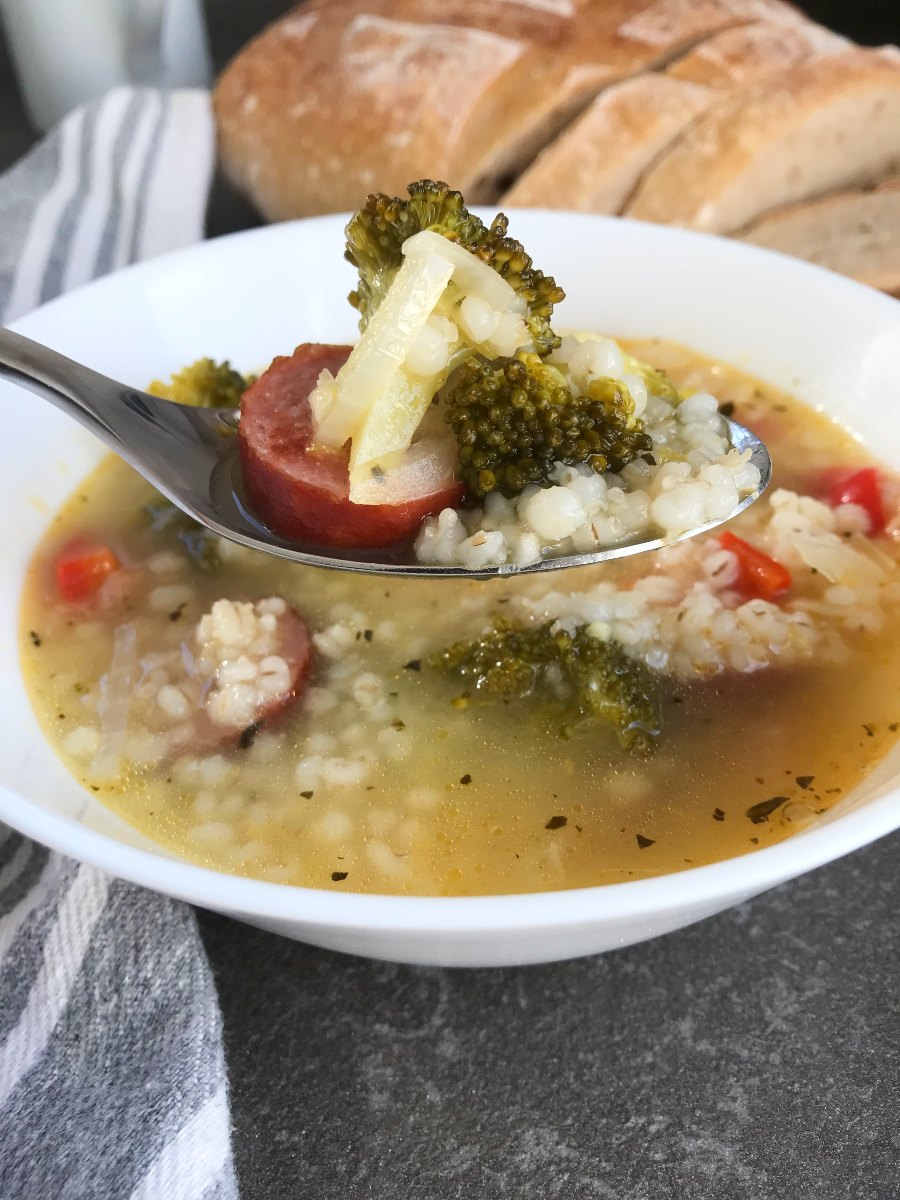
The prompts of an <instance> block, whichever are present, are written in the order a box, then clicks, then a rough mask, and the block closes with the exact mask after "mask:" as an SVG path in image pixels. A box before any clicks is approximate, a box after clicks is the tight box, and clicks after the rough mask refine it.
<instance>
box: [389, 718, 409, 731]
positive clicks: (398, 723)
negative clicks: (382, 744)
mask: <svg viewBox="0 0 900 1200" xmlns="http://www.w3.org/2000/svg"><path fill="white" fill-rule="evenodd" d="M391 728H392V729H396V730H397V732H398V733H402V732H403V730H404V729H405V728H406V722H405V721H403V720H401V719H400V717H395V718H394V719H393V721H391Z"/></svg>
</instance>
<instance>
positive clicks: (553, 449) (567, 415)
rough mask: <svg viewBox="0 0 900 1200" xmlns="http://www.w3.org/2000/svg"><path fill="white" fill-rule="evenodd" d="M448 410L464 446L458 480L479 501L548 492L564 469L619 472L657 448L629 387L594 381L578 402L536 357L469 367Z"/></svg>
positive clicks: (453, 389) (473, 361) (455, 384)
mask: <svg viewBox="0 0 900 1200" xmlns="http://www.w3.org/2000/svg"><path fill="white" fill-rule="evenodd" d="M443 403H444V409H445V416H446V420H447V422H448V423H449V424H450V426H451V427H452V429H453V432H454V433H455V434H456V440H457V442H458V443H459V460H458V462H459V465H458V468H457V473H458V475H459V478H460V480H461V482H462V483H464V484H465V486H466V490H467V491H468V493H469V494H470V495H472V496H486V495H487V494H488V492H492V491H499V492H501V493H502V494H503V495H504V496H516V495H518V494H519V492H521V491H522V489H523V488H524V487H526V486H527V484H529V483H538V484H541V485H547V484H548V483H549V482H550V472H551V470H552V468H553V464H554V463H557V462H560V463H565V464H567V465H573V464H576V463H588V464H589V465H590V466H591V467H592V468H593V469H594V470H595V471H597V472H603V471H618V470H621V468H622V467H623V466H624V465H625V464H626V463H628V462H631V460H632V459H634V458H637V456H638V455H639V454H642V453H645V452H648V451H650V450H651V448H652V445H653V443H652V441H651V439H650V437H649V435H648V434H646V433H645V432H644V425H643V422H642V421H640V420H639V419H638V418H636V417H635V416H634V402H633V401H632V399H631V396H630V394H629V392H628V389H627V388H626V387H625V386H624V385H623V384H621V383H618V382H616V381H615V380H613V379H595V380H593V381H592V382H591V383H590V385H589V386H588V394H587V395H586V396H573V395H572V393H571V391H570V389H569V385H568V383H567V382H566V379H565V377H564V376H563V375H562V374H561V373H560V372H559V371H558V370H557V369H556V368H555V367H552V366H549V365H548V364H546V363H544V362H542V361H541V360H540V359H539V358H538V357H537V355H533V354H532V355H527V354H523V355H518V356H516V357H515V358H508V359H504V360H498V361H496V362H485V361H484V360H483V359H480V358H475V357H473V358H470V359H468V360H467V361H466V362H464V363H463V364H462V366H461V367H460V368H459V370H458V371H457V373H456V375H455V376H454V378H453V379H452V380H451V381H450V384H449V386H448V388H447V391H446V393H445V395H444V401H443Z"/></svg>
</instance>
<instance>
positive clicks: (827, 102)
mask: <svg viewBox="0 0 900 1200" xmlns="http://www.w3.org/2000/svg"><path fill="white" fill-rule="evenodd" d="M898 168H900V59H898V58H897V57H895V56H892V55H889V54H884V53H881V52H878V51H872V50H862V49H856V48H855V49H850V50H846V51H844V52H842V53H839V54H833V55H829V56H827V57H825V58H813V59H810V60H809V61H807V62H805V63H801V64H800V65H799V66H797V67H795V68H793V69H792V70H789V71H786V72H784V73H783V74H781V75H779V76H777V77H776V80H775V81H773V80H772V79H771V78H766V79H764V80H762V81H757V82H755V83H752V84H750V85H749V86H748V87H745V88H742V89H739V90H738V91H736V92H734V93H732V94H730V95H729V96H727V97H726V98H724V99H723V100H721V101H720V102H719V103H718V104H717V105H715V106H714V107H713V108H712V109H710V110H709V111H708V112H707V113H706V114H705V115H703V116H701V117H700V118H699V119H698V120H697V121H696V122H694V124H693V125H691V126H690V127H689V128H688V129H687V130H686V131H685V133H684V135H683V137H682V138H681V139H680V141H678V142H677V143H676V144H675V145H674V146H673V147H672V149H671V150H669V151H668V152H667V153H666V154H665V155H664V156H663V157H662V159H661V160H660V162H659V163H658V164H657V165H656V166H655V167H653V168H652V170H650V171H649V172H648V174H647V175H646V177H645V178H644V180H643V181H642V183H641V185H640V187H639V188H638V190H637V192H636V194H635V196H634V199H633V200H632V201H631V203H630V204H629V205H628V206H627V209H626V211H627V213H628V215H629V216H633V217H637V218H640V219H642V220H649V221H661V222H666V223H669V224H673V225H682V226H686V227H688V228H691V229H702V230H707V231H711V232H718V233H731V232H734V231H736V230H740V229H742V228H744V227H745V226H747V225H749V224H750V223H752V222H753V221H755V220H756V219H757V218H759V217H760V216H761V215H762V214H764V213H765V212H768V211H769V210H771V209H774V208H779V207H781V206H783V205H786V204H791V203H794V202H796V201H799V200H803V199H813V198H815V197H817V196H821V195H825V194H827V193H829V192H833V191H836V190H839V189H843V188H855V187H865V186H868V185H871V184H874V183H877V182H878V181H879V179H882V178H884V177H885V176H886V175H890V174H892V173H894V172H895V171H896V170H897V169H898Z"/></svg>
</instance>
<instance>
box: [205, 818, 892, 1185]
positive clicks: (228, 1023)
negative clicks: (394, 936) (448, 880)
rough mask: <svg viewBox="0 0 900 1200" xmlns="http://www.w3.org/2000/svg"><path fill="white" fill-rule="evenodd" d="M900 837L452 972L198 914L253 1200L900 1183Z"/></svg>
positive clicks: (240, 1156)
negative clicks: (555, 953) (779, 878)
mask: <svg viewBox="0 0 900 1200" xmlns="http://www.w3.org/2000/svg"><path fill="white" fill-rule="evenodd" d="M898 849H900V835H898V836H894V837H892V838H888V839H885V840H883V841H882V842H880V843H878V844H876V845H874V846H872V847H869V848H867V849H865V850H863V851H860V852H858V853H857V854H854V855H852V856H850V857H848V858H846V859H843V860H842V861H840V862H837V863H834V864H832V865H831V866H829V867H826V868H824V869H822V870H819V871H817V872H814V873H812V874H810V875H807V876H804V877H803V878H801V879H799V880H796V881H795V882H793V883H790V884H787V885H784V886H782V887H780V888H777V889H776V890H774V891H772V892H769V893H768V894H766V895H764V896H761V897H757V898H756V899H755V900H753V901H751V902H749V903H747V904H744V905H742V906H741V907H739V908H735V909H732V910H730V911H729V912H726V913H722V914H721V915H719V916H717V917H713V918H711V919H709V920H706V921H703V922H701V923H700V924H698V925H694V926H692V927H690V928H688V929H684V930H681V931H679V932H678V933H674V934H670V935H668V936H667V937H664V938H659V939H657V940H655V941H652V942H645V943H643V944H641V945H639V946H633V947H630V948H628V949H625V950H619V951H615V952H613V953H610V954H607V955H603V956H601V957H596V958H589V959H581V960H578V961H575V962H568V963H555V964H549V965H547V966H540V967H523V968H515V969H511V968H504V969H497V970H474V971H471V970H469V971H466V970H444V969H440V968H415V967H404V966H395V965H391V964H385V963H376V962H369V961H366V960H363V959H356V958H349V957H344V956H341V955H337V954H332V953H328V952H325V951H321V950H315V949H311V948H310V947H307V946H301V945H298V944H296V943H292V942H289V941H286V940H284V939H282V938H278V937H275V936H274V935H271V934H265V933H260V932H258V931H256V930H253V929H250V928H248V927H246V926H242V925H239V924H236V923H235V922H233V921H229V920H227V919H226V918H223V917H217V916H212V915H209V914H202V913H201V914H200V925H201V929H202V931H203V937H204V941H205V943H206V947H207V950H208V952H209V955H210V959H211V961H212V964H213V969H214V971H215V973H216V976H217V978H218V981H219V984H220V991H221V998H222V1004H223V1011H224V1018H225V1030H226V1044H227V1052H228V1061H229V1065H230V1070H231V1086H232V1098H233V1109H234V1120H235V1152H236V1160H237V1169H238V1174H239V1176H240V1178H241V1180H242V1182H243V1185H244V1188H245V1191H246V1195H247V1196H248V1197H251V1198H252V1200H263V1198H265V1200H282V1198H283V1200H307V1198H309V1200H312V1198H313V1197H315V1198H318V1197H322V1196H340V1197H347V1198H348V1200H394V1198H396V1200H412V1198H413V1197H415V1198H416V1200H470V1198H478V1200H494V1198H495V1197H496V1198H499V1197H509V1198H511V1200H550V1198H552V1197H564V1198H566V1200H582V1198H584V1200H594V1198H595V1197H596V1198H597V1200H669V1198H672V1200H695V1198H696V1200H812V1198H813V1197H815V1198H816V1200H838V1198H843V1197H846V1198H847V1200H898V1198H900V1005H898V982H900V980H898V963H900V917H898V912H900V882H898V873H897V868H896V862H897V852H898Z"/></svg>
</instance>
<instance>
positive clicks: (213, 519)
mask: <svg viewBox="0 0 900 1200" xmlns="http://www.w3.org/2000/svg"><path fill="white" fill-rule="evenodd" d="M0 378H5V379H9V380H10V381H11V382H12V383H15V384H18V385H19V386H20V387H24V388H27V389H28V390H29V391H32V392H36V393H37V394H38V395H39V396H43V397H44V399H46V400H49V401H50V402H51V404H55V405H56V407H57V408H61V409H62V410H63V412H65V413H68V414H69V416H71V417H74V418H75V420H76V421H79V422H80V423H81V424H82V425H84V426H85V428H87V429H89V430H90V431H91V433H93V434H95V435H96V436H97V437H98V438H100V440H101V441H102V442H104V443H105V444H106V445H107V446H109V448H110V449H111V450H114V451H115V452H116V454H118V455H120V456H121V457H122V458H124V459H125V461H126V462H128V463H130V464H131V466H132V467H134V469H135V470H136V471H139V472H140V474H141V475H143V476H144V478H145V479H147V480H148V481H149V482H150V483H152V484H153V486H154V487H155V488H157V489H158V490H159V491H160V492H162V493H163V495H164V496H167V497H168V498H169V499H170V500H171V501H172V502H173V504H176V505H177V506H178V507H179V508H180V509H182V510H183V511H184V512H186V513H187V514H188V516H190V517H193V518H194V520H195V521H198V522H199V523H200V524H201V525H205V526H206V527H207V529H211V530H212V531H213V532H214V533H218V534H220V535H221V536H222V537H225V538H229V539H230V540H231V541H233V542H238V543H240V544H241V545H243V546H249V547H250V548H251V549H253V550H261V551H263V552H264V553H266V554H276V555H278V556H279V557H281V558H286V559H290V560H291V561H292V562H298V563H304V564H306V565H307V566H313V567H329V568H331V569H333V570H338V571H358V572H362V573H367V574H380V575H420V576H438V575H441V576H443V575H456V576H460V575H464V576H468V577H470V578H478V579H487V578H491V577H494V576H509V575H516V574H523V575H524V574H530V573H533V572H535V571H559V570H562V569H563V568H565V567H580V566H586V565H587V564H589V563H601V562H606V561H608V560H610V559H614V558H625V557H626V556H628V555H631V554H642V553H645V552H647V551H649V550H659V549H661V548H662V547H663V546H666V545H670V544H671V543H672V542H673V541H684V540H685V539H686V538H689V537H696V536H697V534H699V533H705V532H706V531H707V530H709V529H713V528H715V526H717V525H721V524H723V523H724V522H725V521H730V520H731V519H732V517H735V516H737V514H738V513H740V512H743V511H744V509H745V508H747V507H748V506H749V505H751V504H752V503H753V502H754V500H758V499H759V497H760V496H761V495H762V493H763V492H764V491H765V489H766V487H767V486H768V483H769V478H770V476H771V473H772V462H771V459H770V458H769V453H768V451H767V450H766V448H765V446H764V445H763V444H762V442H761V441H760V440H759V438H758V437H756V435H755V434H753V433H751V432H750V430H749V429H745V428H744V427H743V425H738V424H737V423H736V422H735V421H727V424H728V429H729V434H730V438H731V444H732V445H733V446H734V447H735V448H736V449H738V450H750V451H751V459H752V461H753V462H754V463H755V464H756V466H757V467H758V468H759V473H760V484H759V487H758V488H757V489H756V491H755V492H753V493H752V494H751V495H749V496H745V497H744V498H743V499H742V500H741V501H740V503H739V504H737V505H736V506H735V508H734V511H733V512H731V513H729V514H728V516H727V517H721V518H719V519H718V520H715V521H708V522H707V523H706V524H705V525H701V526H699V527H698V528H697V529H692V530H690V531H689V532H688V533H684V534H681V535H680V536H679V537H677V538H669V539H665V538H654V539H653V540H652V541H644V542H632V543H629V544H628V545H623V546H612V547H609V548H608V549H605V550H596V551H594V552H592V553H590V554H573V555H568V556H566V557H561V558H546V559H541V560H540V561H539V562H536V563H530V564H529V565H528V566H526V567H517V566H515V565H514V564H512V563H503V564H502V565H500V566H494V567H484V568H481V569H479V570H477V571H467V570H465V568H463V567H442V566H425V565H423V564H421V563H416V562H412V561H410V560H409V555H408V552H406V553H404V554H403V555H401V554H399V553H392V552H390V551H383V550H381V551H379V550H373V551H360V550H346V551H345V550H337V549H331V548H329V549H327V550H322V549H318V548H316V547H315V546H310V545H306V544H302V543H297V542H287V541H284V540H283V539H281V538H279V537H278V536H277V535H276V534H274V533H271V532H270V531H269V530H268V529H266V527H265V526H264V525H262V524H261V523H260V522H259V521H257V520H256V519H255V518H254V517H253V515H252V513H250V512H249V511H248V510H247V508H246V506H245V505H244V503H243V501H242V499H241V493H242V487H241V479H240V468H239V464H238V460H237V446H236V442H237V439H236V438H235V436H234V434H235V432H236V430H237V426H238V421H239V419H240V413H239V412H238V410H237V409H229V410H224V409H208V408H188V407H185V406H183V405H180V404H173V403H172V402H171V401H169V400H160V399H159V398H158V397H157V396H150V395H148V394H147V392H139V391H137V390H136V389H135V388H130V387H126V386H125V384H123V383H116V381H115V380H114V379H108V378H107V377H106V376H105V375H100V374H99V373H98V372H97V371H92V370H90V368H89V367H84V366H82V365H81V364H80V363H76V362H73V361H72V359H70V358H66V357H65V356H64V355H62V354H57V353H56V351H55V350H50V349H48V348H47V347H46V346H42V345H40V344H39V343H38V342H33V341H31V340H30V339H29V338H26V337H23V336H22V335H21V334H18V333H13V332H12V331H11V330H9V329H0Z"/></svg>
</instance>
